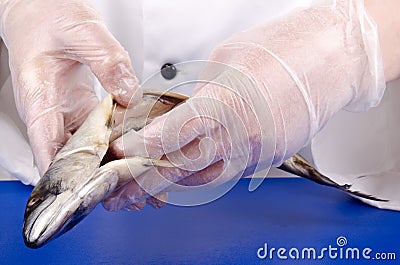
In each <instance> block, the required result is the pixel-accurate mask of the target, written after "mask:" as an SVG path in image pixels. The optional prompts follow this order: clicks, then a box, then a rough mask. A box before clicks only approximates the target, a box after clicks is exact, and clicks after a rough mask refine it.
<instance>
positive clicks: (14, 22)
mask: <svg viewBox="0 0 400 265" xmlns="http://www.w3.org/2000/svg"><path fill="white" fill-rule="evenodd" d="M0 12H1V13H0V16H1V37H2V38H3V40H4V42H5V44H6V46H7V48H8V50H9V58H10V70H11V76H12V80H13V88H14V95H15V100H16V105H17V109H18V112H19V115H20V117H21V118H22V119H23V121H24V122H25V124H26V126H27V130H28V136H29V141H30V144H31V147H32V150H33V152H34V155H35V159H36V163H37V165H38V168H39V171H40V173H41V174H43V173H44V172H45V171H46V169H47V168H48V166H49V164H50V162H51V160H52V158H53V157H54V155H55V154H56V153H57V151H58V150H59V148H61V147H62V146H63V144H64V143H65V142H66V141H67V139H68V138H69V136H70V135H71V134H72V133H73V132H74V131H75V130H76V129H77V128H78V127H79V126H80V124H81V123H82V122H83V120H84V119H85V118H86V116H87V114H88V113H89V112H90V111H91V110H92V108H93V107H94V106H95V105H96V103H97V102H98V100H97V98H96V96H95V94H94V92H93V78H92V74H91V72H93V73H94V75H95V76H96V77H97V78H98V79H99V81H100V83H101V84H102V86H103V87H104V88H105V89H106V90H107V91H108V92H110V93H112V94H113V95H114V96H115V99H116V100H117V101H118V102H119V103H120V104H122V105H124V106H126V105H127V103H128V102H129V100H130V99H131V97H132V96H133V95H134V94H135V96H134V99H136V101H137V100H139V99H140V98H141V95H140V91H139V90H138V84H137V79H136V77H135V74H134V71H133V69H132V67H131V63H130V59H129V56H128V54H127V52H126V51H125V50H124V49H123V47H122V46H121V45H120V44H119V43H118V41H117V40H116V39H115V38H114V37H113V36H112V35H111V33H110V32H109V31H108V30H107V28H106V27H105V25H104V23H103V21H102V20H101V19H100V18H99V16H98V14H97V13H96V12H95V10H93V9H92V8H91V7H90V6H88V4H87V3H86V2H85V1H79V0H66V1H58V0H32V1H22V0H8V1H7V0H5V1H1V2H0ZM89 69H90V70H89ZM136 92H138V93H136Z"/></svg>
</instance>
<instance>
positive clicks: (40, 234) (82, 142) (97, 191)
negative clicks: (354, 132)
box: [23, 90, 386, 248]
mask: <svg viewBox="0 0 400 265" xmlns="http://www.w3.org/2000/svg"><path fill="white" fill-rule="evenodd" d="M143 95H144V96H143V101H142V103H140V104H139V105H138V106H135V107H134V108H132V109H131V110H130V111H127V112H126V114H125V121H126V122H124V123H123V124H122V123H120V124H119V125H116V126H115V124H114V123H115V121H114V115H115V111H116V103H115V102H114V100H113V98H112V96H111V95H109V96H107V97H106V98H105V99H103V100H102V101H101V102H100V103H99V104H98V105H97V106H96V108H95V109H94V110H93V111H92V112H91V113H90V114H89V116H88V117H87V119H86V120H85V121H84V123H83V124H82V125H81V126H80V128H79V129H78V130H77V131H76V132H75V133H74V134H73V135H72V137H71V138H70V139H69V140H68V141H67V143H66V144H65V145H64V147H63V148H62V149H61V150H60V151H59V152H58V153H57V154H56V156H55V157H54V159H53V161H52V163H51V165H50V166H49V169H48V170H47V171H46V173H45V174H44V175H43V177H42V178H41V179H40V180H39V182H38V184H37V185H36V187H35V188H34V189H33V191H32V193H31V195H30V197H29V199H28V202H27V204H26V209H25V215H24V224H23V237H24V242H25V244H26V246H28V247H30V248H39V247H41V246H43V245H44V244H46V243H47V242H49V241H50V240H52V239H54V238H57V237H59V236H61V235H62V234H64V233H66V232H67V231H69V230H70V229H72V228H73V227H74V226H76V225H77V224H78V223H79V222H80V221H82V220H83V219H84V218H85V217H86V216H87V215H89V214H90V212H91V211H92V210H93V209H94V208H95V207H96V205H97V204H99V203H100V202H101V201H102V200H103V199H104V198H105V197H106V196H107V195H109V194H110V193H111V192H112V191H114V190H115V188H116V187H117V186H119V185H121V183H123V182H128V181H130V180H131V179H132V177H131V178H129V179H121V176H130V174H128V171H129V170H133V172H132V171H129V172H130V173H132V174H133V175H134V176H139V175H140V174H142V173H144V172H145V171H147V170H148V169H150V168H151V167H154V166H160V167H174V166H176V165H173V164H171V163H170V162H168V161H166V160H157V159H151V158H145V157H129V158H124V159H117V158H116V157H114V156H113V155H112V153H110V152H109V150H108V149H109V146H110V144H111V143H112V142H113V141H114V140H115V139H117V138H119V137H121V136H122V135H124V134H125V133H128V132H129V131H131V130H135V131H138V130H140V129H142V128H143V127H144V126H146V125H147V124H149V123H151V121H152V120H153V119H154V118H156V117H158V116H160V115H162V114H164V113H167V112H168V111H170V110H171V109H173V108H175V107H176V106H177V105H179V104H182V103H184V102H185V101H186V100H187V99H188V98H189V97H187V96H185V95H181V94H178V93H173V92H165V91H156V90H145V91H144V93H143ZM278 168H279V169H281V170H284V171H286V172H289V173H292V174H295V175H297V176H300V177H303V178H307V179H309V180H312V181H314V182H316V183H318V184H322V185H326V186H330V187H333V188H336V189H339V190H341V191H344V192H346V193H349V194H351V195H353V196H356V197H361V198H366V199H369V200H376V201H386V200H383V199H379V198H375V197H374V196H371V195H368V194H364V193H362V192H359V191H355V190H352V189H351V185H350V184H343V185H340V184H338V183H336V182H335V181H334V180H332V179H330V178H329V177H327V176H324V175H323V174H321V173H320V172H319V171H318V170H316V169H315V168H314V167H313V166H312V165H311V164H310V163H309V162H308V161H307V160H306V159H304V158H303V157H302V156H301V155H299V154H296V155H294V156H293V157H291V158H289V159H287V160H286V161H285V162H284V163H283V164H282V165H281V166H280V167H278ZM154 200H156V198H154Z"/></svg>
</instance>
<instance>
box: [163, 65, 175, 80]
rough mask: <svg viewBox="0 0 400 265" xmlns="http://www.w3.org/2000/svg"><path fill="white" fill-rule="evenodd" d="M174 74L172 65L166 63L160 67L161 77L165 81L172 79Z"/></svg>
mask: <svg viewBox="0 0 400 265" xmlns="http://www.w3.org/2000/svg"><path fill="white" fill-rule="evenodd" d="M176 72H177V71H176V67H175V65H173V64H172V63H166V64H164V65H163V66H162V67H161V75H162V77H164V78H165V79H167V80H171V79H174V77H175V76H176Z"/></svg>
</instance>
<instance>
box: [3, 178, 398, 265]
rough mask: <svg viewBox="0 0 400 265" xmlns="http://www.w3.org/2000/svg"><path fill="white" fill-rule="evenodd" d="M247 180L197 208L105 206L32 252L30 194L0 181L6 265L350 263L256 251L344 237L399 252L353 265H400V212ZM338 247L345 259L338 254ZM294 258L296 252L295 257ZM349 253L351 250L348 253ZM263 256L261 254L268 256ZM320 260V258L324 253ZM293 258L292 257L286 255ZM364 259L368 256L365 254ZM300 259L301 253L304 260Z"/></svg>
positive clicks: (313, 189) (302, 184)
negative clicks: (26, 231) (26, 236)
mask: <svg viewBox="0 0 400 265" xmlns="http://www.w3.org/2000/svg"><path fill="white" fill-rule="evenodd" d="M248 182H249V181H248V180H241V181H240V182H239V183H238V185H237V186H236V187H235V188H234V189H233V190H231V191H230V192H229V193H228V194H227V195H225V196H224V197H222V198H220V199H219V200H217V201H215V202H213V203H210V204H208V205H204V206H198V207H191V208H187V207H175V206H167V207H165V208H163V209H160V210H154V209H152V208H150V207H147V208H145V209H144V210H143V211H141V212H118V213H109V212H106V211H105V210H104V209H103V208H102V207H101V206H99V207H97V208H96V209H95V211H94V212H93V213H92V214H91V215H89V216H88V217H87V218H86V219H85V220H84V221H83V222H82V223H80V224H79V225H78V226H77V227H75V228H74V229H73V230H71V231H70V232H69V233H67V234H65V235H64V236H62V237H61V238H58V239H56V240H54V241H51V242H50V243H49V244H48V245H45V246H44V247H42V248H41V249H37V250H33V249H28V248H26V247H25V245H24V243H23V239H22V219H23V213H24V208H25V203H26V200H27V198H28V196H29V194H30V191H31V188H29V187H26V186H23V185H22V184H20V183H18V182H1V183H0V199H1V202H2V204H3V205H2V206H1V208H0V209H1V212H2V213H1V219H0V228H1V234H0V261H1V264H321V263H323V264H344V263H348V261H347V262H346V259H345V256H343V258H342V259H341V258H340V257H337V258H336V259H333V258H329V256H328V254H327V253H325V256H324V258H323V259H321V260H309V259H301V260H298V261H295V260H293V259H290V258H289V259H288V260H281V259H279V258H278V257H277V256H276V253H275V256H273V259H271V258H270V257H267V258H266V259H264V260H261V259H259V258H258V257H257V250H258V249H259V248H260V247H262V246H264V244H265V243H267V244H268V247H269V248H272V247H275V248H280V247H284V248H286V249H287V251H289V250H290V249H291V248H293V247H295V248H297V249H299V250H300V251H302V249H304V248H314V249H316V250H317V251H319V250H320V249H322V248H324V247H328V246H329V245H331V246H332V247H337V248H338V245H337V242H336V239H337V238H338V237H339V236H344V237H346V239H347V242H348V244H347V246H344V247H342V249H343V250H344V251H346V249H347V248H349V247H352V248H359V249H360V251H362V250H363V249H364V248H366V247H369V248H371V249H372V251H373V252H372V253H371V254H370V256H373V255H374V254H376V253H377V252H382V253H396V254H397V256H396V258H397V261H393V260H387V261H385V262H382V261H380V262H377V261H376V260H375V261H373V260H365V259H363V257H362V256H361V257H360V260H351V264H353V263H355V264H397V263H398V262H399V260H400V247H399V246H400V229H399V226H400V213H397V212H392V211H383V210H378V209H374V208H372V207H369V206H366V205H363V204H361V203H359V202H358V201H357V200H355V199H352V198H350V197H349V196H347V195H346V194H344V193H341V192H339V191H336V190H334V189H331V188H326V187H322V186H319V185H316V184H314V183H311V182H309V181H307V180H302V179H267V180H266V181H265V182H264V183H263V185H262V186H261V187H260V188H259V189H257V190H256V191H255V192H252V193H249V192H248V190H247V186H248ZM339 249H340V248H338V250H337V251H338V253H339ZM294 253H295V252H294ZM343 253H345V252H343ZM261 254H262V253H261ZM317 254H319V253H317ZM286 255H287V256H288V253H287V252H286ZM360 255H362V254H360ZM300 256H301V255H300Z"/></svg>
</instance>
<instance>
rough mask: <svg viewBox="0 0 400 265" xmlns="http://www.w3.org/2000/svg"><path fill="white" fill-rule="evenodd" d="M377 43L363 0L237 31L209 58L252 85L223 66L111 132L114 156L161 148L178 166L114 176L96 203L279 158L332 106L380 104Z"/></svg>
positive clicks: (221, 176) (139, 200)
mask: <svg viewBox="0 0 400 265" xmlns="http://www.w3.org/2000/svg"><path fill="white" fill-rule="evenodd" d="M378 42H379V41H378V34H377V29H376V26H375V23H374V22H373V20H372V19H371V17H370V16H369V15H368V14H367V13H366V10H365V9H364V4H363V1H350V0H343V1H334V2H333V3H331V4H326V5H325V4H322V5H316V6H313V7H311V8H309V9H306V10H303V11H297V12H295V13H292V14H290V15H288V16H286V17H283V18H281V19H279V20H276V21H274V22H273V23H269V24H266V25H261V26H258V27H256V28H252V29H249V30H247V31H245V32H240V33H237V34H235V35H234V36H232V37H231V38H229V39H228V40H226V41H225V42H224V43H222V44H221V45H219V46H218V47H216V48H215V50H214V51H213V53H212V55H211V57H210V61H217V62H222V63H224V64H226V65H228V66H231V67H233V68H236V69H237V70H239V71H240V72H241V73H244V74H245V76H248V77H249V80H251V81H252V82H253V84H251V82H247V81H248V80H245V78H243V76H240V75H237V74H235V73H233V72H234V71H231V70H228V69H229V67H227V70H226V71H222V73H219V74H218V75H217V76H216V77H215V78H214V81H215V83H221V84H223V85H224V86H225V87H223V86H218V85H216V84H214V83H209V84H206V85H203V84H202V85H200V86H199V87H198V88H197V89H196V91H195V93H194V94H193V97H192V98H191V99H190V100H189V101H187V103H184V104H182V105H180V106H178V107H177V108H175V109H173V110H172V111H171V112H169V113H167V114H166V115H164V116H161V117H159V118H157V119H155V120H154V121H153V122H152V123H151V124H150V125H148V126H146V127H145V128H144V129H143V130H141V131H140V132H139V133H136V134H135V133H130V134H127V135H125V136H124V137H122V139H119V140H117V141H116V142H115V143H114V144H113V146H112V150H113V151H114V153H115V154H117V155H118V156H121V157H122V156H133V155H139V156H151V157H159V156H160V155H163V154H166V155H165V156H164V158H165V159H169V160H170V161H171V162H173V163H174V164H175V165H177V167H176V168H161V169H158V170H152V171H148V172H147V173H145V174H144V175H141V176H134V178H135V180H131V181H130V182H128V183H126V182H122V181H121V184H120V187H119V188H118V189H117V190H115V191H114V193H113V194H111V195H110V196H109V197H108V198H106V199H105V200H104V202H103V205H104V207H105V208H106V209H108V210H119V209H121V208H125V209H140V208H141V207H143V206H144V203H143V202H144V200H145V199H146V198H148V197H149V196H150V195H151V196H153V195H155V194H159V193H160V192H166V191H172V190H182V189H183V190H185V189H186V188H187V187H189V186H190V187H192V186H198V185H204V184H206V183H212V185H217V184H220V183H223V182H224V181H226V180H229V179H232V178H234V177H241V176H244V175H246V174H249V173H252V172H254V171H257V170H259V169H262V168H265V167H268V166H271V164H272V166H278V165H280V164H281V163H282V162H284V161H285V160H286V159H287V158H289V157H291V156H292V155H294V154H295V153H296V152H298V151H299V150H300V149H301V148H302V147H304V146H305V145H306V144H307V143H308V142H309V141H310V140H311V139H312V138H313V136H314V135H315V134H316V133H317V132H318V131H319V130H320V129H321V128H322V127H323V126H324V124H325V123H326V122H327V121H328V120H329V118H331V117H332V115H334V114H335V113H336V112H337V111H339V110H340V109H342V108H347V109H350V110H357V111H361V110H366V109H368V108H370V107H372V106H376V105H377V104H378V103H379V101H380V99H381V97H382V94H383V92H384V88H385V80H384V73H383V65H382V60H381V53H380V48H379V43H378ZM211 70H212V69H211ZM207 71H208V70H206V72H207ZM211 72H212V71H211ZM217 72H218V71H217ZM269 110H270V111H269ZM269 113H271V115H270V114H269ZM271 143H273V146H272V145H271ZM268 163H270V164H268ZM257 166H258V167H257ZM120 177H121V179H124V180H128V179H129V178H128V177H125V176H120ZM173 183H177V184H179V185H174V184H173Z"/></svg>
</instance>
